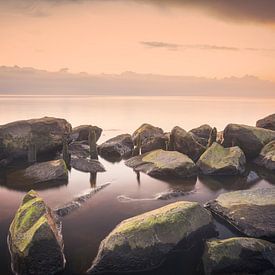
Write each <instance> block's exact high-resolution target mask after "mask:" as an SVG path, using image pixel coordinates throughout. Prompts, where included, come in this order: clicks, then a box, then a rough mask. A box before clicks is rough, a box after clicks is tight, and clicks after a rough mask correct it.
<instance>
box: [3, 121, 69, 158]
mask: <svg viewBox="0 0 275 275" xmlns="http://www.w3.org/2000/svg"><path fill="white" fill-rule="evenodd" d="M71 129H72V127H71V124H69V123H68V122H67V121H66V120H65V119H60V118H52V117H44V118H39V119H30V120H21V121H15V122H12V123H8V124H6V125H2V126H0V159H4V158H8V157H12V158H13V159H16V158H21V157H27V155H28V147H29V145H30V143H31V144H34V145H35V148H36V153H37V154H41V153H52V152H56V150H58V149H60V148H61V147H62V142H63V137H64V136H66V135H69V134H70V133H71Z"/></svg>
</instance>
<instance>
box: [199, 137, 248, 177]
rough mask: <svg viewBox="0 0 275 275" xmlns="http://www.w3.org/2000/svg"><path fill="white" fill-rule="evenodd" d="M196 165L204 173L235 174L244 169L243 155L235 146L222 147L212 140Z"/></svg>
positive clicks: (240, 172)
mask: <svg viewBox="0 0 275 275" xmlns="http://www.w3.org/2000/svg"><path fill="white" fill-rule="evenodd" d="M197 166H198V167H199V168H200V170H201V171H202V173H203V174H205V175H237V174H242V173H243V172H244V171H245V155H244V153H243V151H242V150H241V149H240V148H239V147H237V146H235V147H230V148H224V147H223V146H221V145H220V144H218V143H216V142H214V143H213V144H212V145H211V146H210V147H209V148H208V149H207V150H206V151H205V152H204V153H203V154H202V155H201V157H200V159H199V160H198V162H197Z"/></svg>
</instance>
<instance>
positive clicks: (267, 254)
mask: <svg viewBox="0 0 275 275" xmlns="http://www.w3.org/2000/svg"><path fill="white" fill-rule="evenodd" d="M203 265H204V271H205V275H210V274H259V273H261V274H263V272H268V273H265V274H274V273H275V244H273V243H271V242H268V241H264V240H259V239H254V238H230V239H225V240H211V241H207V243H206V247H205V252H204V255H203Z"/></svg>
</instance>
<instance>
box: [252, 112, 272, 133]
mask: <svg viewBox="0 0 275 275" xmlns="http://www.w3.org/2000/svg"><path fill="white" fill-rule="evenodd" d="M256 126H257V127H260V128H265V129H269V130H273V131H275V114H272V115H269V116H267V117H265V118H263V119H260V120H258V121H257V123H256Z"/></svg>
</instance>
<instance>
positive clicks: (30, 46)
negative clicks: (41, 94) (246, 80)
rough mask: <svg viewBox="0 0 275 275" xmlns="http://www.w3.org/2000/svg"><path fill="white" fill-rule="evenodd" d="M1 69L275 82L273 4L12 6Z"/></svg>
mask: <svg viewBox="0 0 275 275" xmlns="http://www.w3.org/2000/svg"><path fill="white" fill-rule="evenodd" d="M0 25H1V28H0V36H1V43H0V52H1V54H0V65H6V66H14V65H18V66H21V67H34V68H39V69H45V70H48V71H58V70H59V69H60V68H68V69H69V71H70V72H73V73H78V72H82V71H85V72H87V73H91V74H100V73H112V74H119V73H121V72H124V71H135V72H138V73H152V74H162V75H185V76H186V75H187V76H195V77H206V78H213V77H217V78H224V77H230V76H236V77H242V76H244V75H254V76H257V77H259V78H261V79H266V80H272V81H275V62H274V60H275V3H274V1H269V0H264V1H256V0H251V1H236V0H231V1H225V0H220V1H210V0H206V1H201V0H199V1H190V0H182V1H180V0H172V1H161V0H159V1H157V0H139V1H138V0H136V1H134V0H133V1H131V0H127V1H126V0H124V1H120V0H107V1H96V0H74V1H73V0H61V1H55V0H21V1H19V0H11V1H1V3H0Z"/></svg>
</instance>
